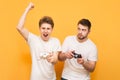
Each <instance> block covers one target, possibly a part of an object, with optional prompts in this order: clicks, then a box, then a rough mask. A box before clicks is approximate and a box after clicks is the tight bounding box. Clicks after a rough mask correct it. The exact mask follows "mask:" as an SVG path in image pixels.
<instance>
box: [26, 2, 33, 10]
mask: <svg viewBox="0 0 120 80" xmlns="http://www.w3.org/2000/svg"><path fill="white" fill-rule="evenodd" d="M32 8H34V4H33V3H32V2H30V3H29V5H28V7H27V9H28V10H30V9H32Z"/></svg>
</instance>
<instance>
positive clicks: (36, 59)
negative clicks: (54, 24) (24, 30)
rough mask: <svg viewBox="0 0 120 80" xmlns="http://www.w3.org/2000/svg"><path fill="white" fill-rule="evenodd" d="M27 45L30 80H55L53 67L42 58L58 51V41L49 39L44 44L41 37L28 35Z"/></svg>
mask: <svg viewBox="0 0 120 80" xmlns="http://www.w3.org/2000/svg"><path fill="white" fill-rule="evenodd" d="M28 44H29V46H30V51H31V58H32V70H31V78H30V80H56V74H55V71H54V65H53V64H52V63H49V62H48V61H47V60H46V59H45V58H43V57H42V56H43V55H45V54H49V53H50V52H56V51H60V50H61V46H60V41H59V40H58V39H57V38H50V39H49V41H47V42H44V41H43V40H42V39H41V37H39V36H36V35H34V34H32V33H29V36H28Z"/></svg>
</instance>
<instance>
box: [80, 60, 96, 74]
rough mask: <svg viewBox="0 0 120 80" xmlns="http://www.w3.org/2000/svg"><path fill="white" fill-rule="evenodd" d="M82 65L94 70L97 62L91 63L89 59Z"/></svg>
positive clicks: (90, 70) (91, 70)
mask: <svg viewBox="0 0 120 80" xmlns="http://www.w3.org/2000/svg"><path fill="white" fill-rule="evenodd" d="M82 65H83V67H84V68H85V69H86V70H88V71H89V72H93V71H94V69H95V65H96V62H92V63H90V62H89V61H84V63H83V64H82Z"/></svg>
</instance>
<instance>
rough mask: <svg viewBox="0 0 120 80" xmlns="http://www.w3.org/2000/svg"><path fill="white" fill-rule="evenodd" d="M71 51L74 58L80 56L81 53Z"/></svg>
mask: <svg viewBox="0 0 120 80" xmlns="http://www.w3.org/2000/svg"><path fill="white" fill-rule="evenodd" d="M72 53H73V57H74V58H82V56H81V54H77V53H75V52H72Z"/></svg>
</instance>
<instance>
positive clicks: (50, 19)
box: [39, 16, 54, 28]
mask: <svg viewBox="0 0 120 80" xmlns="http://www.w3.org/2000/svg"><path fill="white" fill-rule="evenodd" d="M43 23H48V24H50V25H51V26H52V28H53V27H54V22H53V19H52V18H51V17H49V16H43V17H42V18H41V19H40V21H39V27H41V25H42V24H43Z"/></svg>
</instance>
